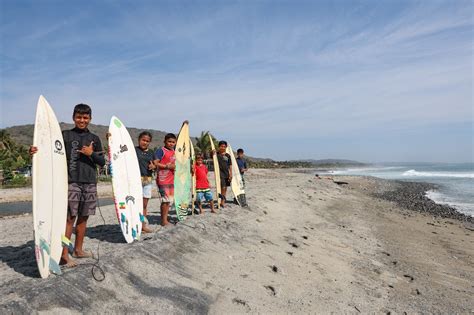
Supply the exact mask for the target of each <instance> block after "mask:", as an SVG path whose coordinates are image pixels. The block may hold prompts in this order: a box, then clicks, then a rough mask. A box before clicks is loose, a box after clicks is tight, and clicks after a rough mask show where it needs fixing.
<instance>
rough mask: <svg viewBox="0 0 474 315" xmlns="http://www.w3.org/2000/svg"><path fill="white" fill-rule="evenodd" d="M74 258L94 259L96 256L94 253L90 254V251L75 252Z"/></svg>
mask: <svg viewBox="0 0 474 315" xmlns="http://www.w3.org/2000/svg"><path fill="white" fill-rule="evenodd" d="M72 257H74V258H93V257H94V254H92V252H90V251H83V250H81V251H79V250H75V251H74V253H72Z"/></svg>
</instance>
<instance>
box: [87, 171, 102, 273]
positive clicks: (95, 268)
mask: <svg viewBox="0 0 474 315" xmlns="http://www.w3.org/2000/svg"><path fill="white" fill-rule="evenodd" d="M96 184H97V185H99V177H98V176H97V182H96ZM97 208H98V209H99V214H100V217H101V218H102V226H104V227H105V218H104V216H103V215H102V210H101V209H100V201H99V194H98V193H97ZM102 233H104V232H103V231H102V232H101V234H102ZM96 256H97V258H94V259H95V263H85V264H81V265H82V266H92V268H91V274H92V278H94V280H95V281H97V282H102V281H104V280H105V271H104V269H102V267H101V266H100V265H99V263H100V238H99V242H98V243H97V255H96ZM97 272H98V273H99V274H100V276H97V275H96V273H97Z"/></svg>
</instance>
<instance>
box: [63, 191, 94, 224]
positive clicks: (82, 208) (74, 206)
mask: <svg viewBox="0 0 474 315" xmlns="http://www.w3.org/2000/svg"><path fill="white" fill-rule="evenodd" d="M96 206H97V185H96V184H85V183H70V184H69V185H68V209H67V210H68V213H69V215H70V216H73V217H76V216H81V217H85V216H89V215H94V214H95V208H96Z"/></svg>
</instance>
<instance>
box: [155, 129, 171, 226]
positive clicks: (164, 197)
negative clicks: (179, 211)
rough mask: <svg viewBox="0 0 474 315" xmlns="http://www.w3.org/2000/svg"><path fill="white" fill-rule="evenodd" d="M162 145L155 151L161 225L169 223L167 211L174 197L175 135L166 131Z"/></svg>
mask: <svg viewBox="0 0 474 315" xmlns="http://www.w3.org/2000/svg"><path fill="white" fill-rule="evenodd" d="M164 144H165V145H164V147H161V148H159V149H158V150H156V152H155V161H154V163H155V166H156V167H157V168H158V174H157V177H156V184H157V185H158V190H159V192H160V195H161V207H160V209H161V225H162V226H165V225H167V224H169V221H168V212H169V210H170V206H171V204H172V203H173V199H174V170H175V162H176V157H175V152H174V148H175V146H176V136H175V135H174V134H172V133H168V134H167V135H166V136H165V143H164Z"/></svg>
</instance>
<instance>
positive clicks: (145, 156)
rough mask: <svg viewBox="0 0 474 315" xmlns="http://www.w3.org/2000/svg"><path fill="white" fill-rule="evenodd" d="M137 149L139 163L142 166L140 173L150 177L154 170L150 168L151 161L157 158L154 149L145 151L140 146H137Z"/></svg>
mask: <svg viewBox="0 0 474 315" xmlns="http://www.w3.org/2000/svg"><path fill="white" fill-rule="evenodd" d="M135 151H136V152H137V158H138V165H139V166H140V175H141V176H148V177H151V176H153V170H150V169H148V166H149V165H150V161H152V162H153V160H154V159H155V158H154V154H153V151H152V150H150V149H148V150H146V151H143V150H142V149H140V147H139V146H136V147H135Z"/></svg>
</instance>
